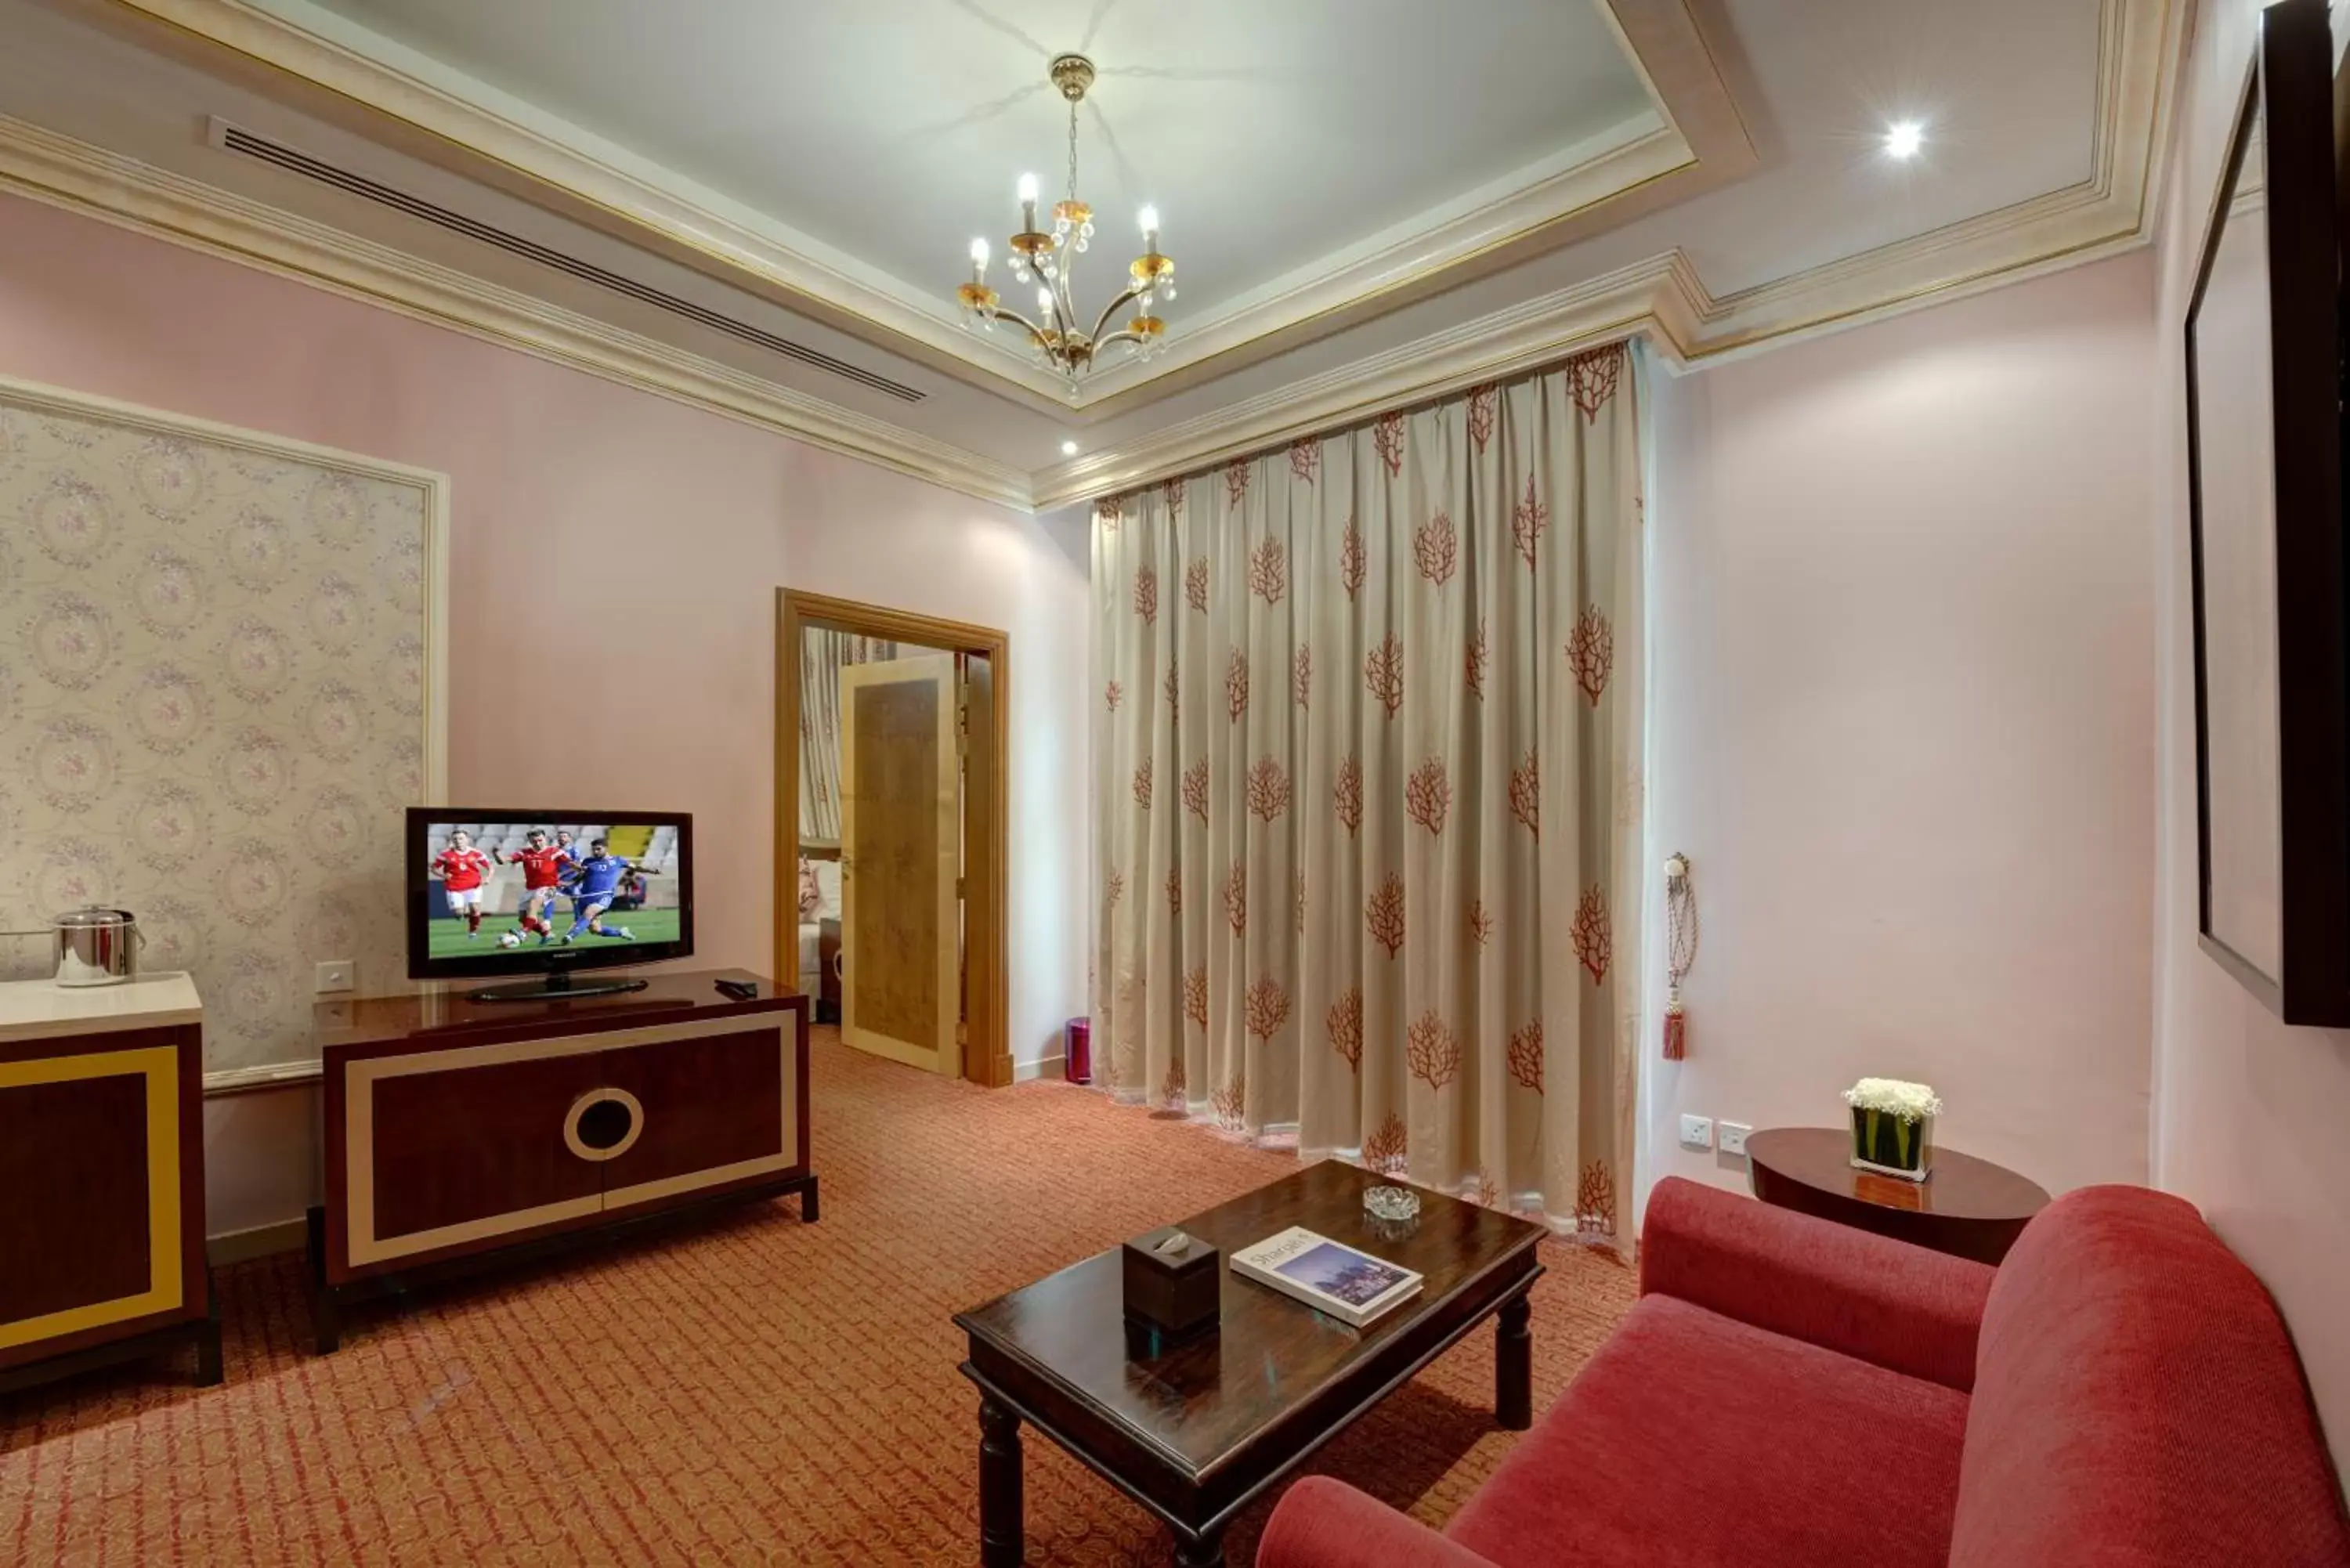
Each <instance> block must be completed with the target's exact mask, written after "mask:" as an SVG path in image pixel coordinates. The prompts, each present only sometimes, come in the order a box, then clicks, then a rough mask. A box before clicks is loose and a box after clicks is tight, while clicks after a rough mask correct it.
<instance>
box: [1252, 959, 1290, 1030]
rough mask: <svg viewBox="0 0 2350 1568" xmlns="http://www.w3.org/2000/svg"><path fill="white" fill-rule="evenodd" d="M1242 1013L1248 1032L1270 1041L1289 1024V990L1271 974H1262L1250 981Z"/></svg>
mask: <svg viewBox="0 0 2350 1568" xmlns="http://www.w3.org/2000/svg"><path fill="white" fill-rule="evenodd" d="M1241 1012H1242V1013H1243V1017H1244V1018H1245V1021H1246V1022H1247V1024H1248V1032H1249V1033H1252V1034H1253V1035H1255V1036H1256V1037H1257V1038H1258V1039H1260V1040H1265V1041H1270V1040H1271V1039H1272V1038H1273V1037H1274V1035H1275V1034H1277V1033H1280V1032H1281V1026H1282V1025H1283V1024H1284V1023H1288V1022H1289V988H1288V987H1287V986H1285V985H1284V984H1282V983H1281V981H1277V980H1275V979H1274V977H1273V976H1271V975H1269V974H1261V975H1259V976H1257V977H1256V979H1254V980H1253V981H1249V988H1248V994H1247V996H1245V997H1244V998H1243V999H1242V1002H1241Z"/></svg>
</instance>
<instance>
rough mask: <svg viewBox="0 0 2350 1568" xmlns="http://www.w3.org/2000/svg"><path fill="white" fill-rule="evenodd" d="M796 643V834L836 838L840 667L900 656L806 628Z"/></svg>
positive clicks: (878, 644)
mask: <svg viewBox="0 0 2350 1568" xmlns="http://www.w3.org/2000/svg"><path fill="white" fill-rule="evenodd" d="M800 635H801V638H802V641H801V643H800V838H801V840H802V842H806V841H807V840H810V839H814V840H816V842H818V843H824V844H837V843H838V842H839V841H840V672H841V671H842V670H845V669H847V667H848V666H849V665H852V664H870V663H873V662H874V661H875V660H877V659H895V658H897V657H898V645H897V644H896V643H894V642H884V641H882V640H880V639H878V638H870V637H851V636H850V635H849V634H848V633H847V632H845V631H827V630H826V629H824V628H822V627H808V628H805V629H804V630H803V631H802V632H801V634H800Z"/></svg>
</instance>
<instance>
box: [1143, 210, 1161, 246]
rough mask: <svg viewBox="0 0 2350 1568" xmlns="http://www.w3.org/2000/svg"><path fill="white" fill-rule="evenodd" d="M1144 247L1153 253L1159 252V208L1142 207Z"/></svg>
mask: <svg viewBox="0 0 2350 1568" xmlns="http://www.w3.org/2000/svg"><path fill="white" fill-rule="evenodd" d="M1142 248H1143V249H1144V250H1146V251H1149V253H1150V254H1152V255H1157V254H1159V209H1158V208H1156V207H1145V208H1143V209H1142Z"/></svg>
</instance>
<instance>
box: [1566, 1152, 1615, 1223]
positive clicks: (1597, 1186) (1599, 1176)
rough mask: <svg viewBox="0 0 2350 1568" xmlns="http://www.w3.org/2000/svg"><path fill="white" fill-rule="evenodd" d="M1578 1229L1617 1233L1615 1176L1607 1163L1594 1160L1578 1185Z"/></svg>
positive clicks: (1578, 1180) (1576, 1209) (1576, 1211)
mask: <svg viewBox="0 0 2350 1568" xmlns="http://www.w3.org/2000/svg"><path fill="white" fill-rule="evenodd" d="M1575 1229H1576V1230H1577V1231H1586V1232H1589V1233H1593V1234H1596V1235H1601V1236H1613V1235H1614V1234H1616V1179H1615V1178H1614V1177H1612V1176H1610V1175H1608V1174H1607V1161H1606V1160H1604V1159H1595V1160H1593V1161H1592V1162H1591V1163H1590V1164H1589V1165H1586V1166H1585V1167H1584V1168H1583V1175H1582V1177H1581V1178H1580V1179H1577V1180H1576V1182H1575Z"/></svg>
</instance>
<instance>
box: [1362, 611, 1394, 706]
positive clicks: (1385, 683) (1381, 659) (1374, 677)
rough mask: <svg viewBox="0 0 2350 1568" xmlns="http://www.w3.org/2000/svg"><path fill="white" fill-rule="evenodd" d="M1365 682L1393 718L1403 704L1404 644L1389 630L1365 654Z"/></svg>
mask: <svg viewBox="0 0 2350 1568" xmlns="http://www.w3.org/2000/svg"><path fill="white" fill-rule="evenodd" d="M1363 684H1364V685H1365V686H1367V687H1368V688H1369V689H1370V693H1371V695H1372V696H1374V697H1376V698H1378V700H1379V703H1380V705H1381V706H1382V707H1384V708H1386V709H1387V711H1388V718H1390V719H1392V718H1394V717H1395V715H1396V710H1397V709H1399V708H1400V707H1402V706H1403V644H1402V643H1400V642H1399V641H1397V640H1396V634H1395V633H1393V632H1389V633H1388V634H1387V636H1386V637H1384V638H1382V639H1380V641H1379V645H1378V647H1377V648H1375V649H1371V650H1370V652H1368V653H1367V654H1365V655H1363Z"/></svg>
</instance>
